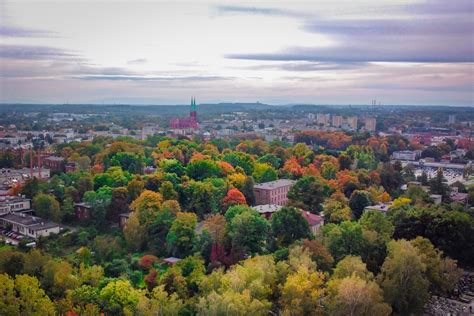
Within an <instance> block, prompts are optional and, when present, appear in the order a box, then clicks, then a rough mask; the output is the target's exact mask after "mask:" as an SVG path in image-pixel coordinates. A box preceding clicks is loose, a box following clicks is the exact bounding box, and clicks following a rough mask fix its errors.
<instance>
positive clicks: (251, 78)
mask: <svg viewBox="0 0 474 316" xmlns="http://www.w3.org/2000/svg"><path fill="white" fill-rule="evenodd" d="M191 96H195V97H196V100H197V103H217V102H257V101H258V102H262V103H269V104H295V103H309V104H371V102H372V100H374V99H375V100H377V102H380V103H381V104H410V105H458V106H459V105H464V106H474V1H473V0H449V1H448V0H429V1H420V0H390V1H388V0H374V1H368V0H365V1H364V0H346V1H340V0H318V1H301V2H300V1H278V0H273V1H270V0H261V1H253V2H247V1H236V2H233V1H219V2H217V1H216V2H210V1H199V0H195V1H180V0H175V1H140V0H139V1H111V0H95V1H93V0H83V1H70V0H56V1H38V0H30V1H26V0H15V1H3V0H0V103H9V102H13V103H59V104H62V103H91V104H102V103H105V104H114V103H116V104H119V103H120V104H185V103H188V102H189V99H190V97H191Z"/></svg>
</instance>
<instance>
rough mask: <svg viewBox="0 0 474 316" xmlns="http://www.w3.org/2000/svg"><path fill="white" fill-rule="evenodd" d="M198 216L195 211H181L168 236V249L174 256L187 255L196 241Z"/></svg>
mask: <svg viewBox="0 0 474 316" xmlns="http://www.w3.org/2000/svg"><path fill="white" fill-rule="evenodd" d="M196 224H197V217H196V215H195V214H193V213H182V212H179V213H178V214H177V215H176V219H175V220H174V221H173V224H172V225H171V228H170V230H169V232H168V234H167V236H166V241H167V243H168V251H169V252H170V253H171V254H172V255H173V256H180V257H186V256H188V255H190V254H191V252H192V249H193V247H194V244H195V243H196V233H195V231H194V230H195V228H196Z"/></svg>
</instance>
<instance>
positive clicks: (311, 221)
mask: <svg viewBox="0 0 474 316" xmlns="http://www.w3.org/2000/svg"><path fill="white" fill-rule="evenodd" d="M301 215H303V217H304V219H305V220H306V221H307V222H308V225H309V228H310V229H311V232H312V233H313V234H317V233H318V232H319V230H320V229H321V227H322V226H323V225H324V217H322V216H319V215H316V214H313V213H310V212H308V211H303V210H301Z"/></svg>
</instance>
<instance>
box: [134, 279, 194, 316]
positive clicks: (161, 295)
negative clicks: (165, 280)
mask: <svg viewBox="0 0 474 316" xmlns="http://www.w3.org/2000/svg"><path fill="white" fill-rule="evenodd" d="M184 308H185V304H184V302H183V300H181V299H180V298H179V297H178V295H177V294H176V293H173V294H171V295H169V294H168V293H167V292H166V291H165V287H164V285H160V286H157V287H155V288H154V289H153V291H152V292H151V297H150V298H149V299H148V298H146V297H141V299H140V301H139V303H138V305H137V311H138V312H139V314H140V315H171V316H178V315H180V314H181V312H182V311H183V310H184Z"/></svg>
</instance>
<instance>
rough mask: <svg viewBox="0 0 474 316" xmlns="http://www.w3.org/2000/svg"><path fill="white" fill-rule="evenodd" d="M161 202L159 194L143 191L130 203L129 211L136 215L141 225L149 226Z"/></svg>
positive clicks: (161, 198)
mask: <svg viewBox="0 0 474 316" xmlns="http://www.w3.org/2000/svg"><path fill="white" fill-rule="evenodd" d="M162 202H163V197H162V195H161V194H160V193H157V192H153V191H150V190H145V191H143V192H142V193H141V194H140V196H139V197H138V198H137V199H136V200H135V201H133V202H132V204H131V205H130V209H131V210H132V211H135V212H136V213H137V216H138V220H139V222H140V224H141V225H149V224H151V223H152V222H153V221H154V220H155V219H156V215H157V214H158V212H159V211H160V207H161V203H162Z"/></svg>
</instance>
